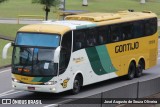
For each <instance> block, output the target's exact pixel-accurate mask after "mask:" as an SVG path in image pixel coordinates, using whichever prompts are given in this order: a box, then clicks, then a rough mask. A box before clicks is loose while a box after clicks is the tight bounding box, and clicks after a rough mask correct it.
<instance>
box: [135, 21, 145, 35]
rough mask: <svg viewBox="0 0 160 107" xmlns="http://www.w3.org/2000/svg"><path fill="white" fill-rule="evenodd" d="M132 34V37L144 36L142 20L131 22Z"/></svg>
mask: <svg viewBox="0 0 160 107" xmlns="http://www.w3.org/2000/svg"><path fill="white" fill-rule="evenodd" d="M133 35H134V38H139V37H143V36H144V23H143V21H135V22H133Z"/></svg>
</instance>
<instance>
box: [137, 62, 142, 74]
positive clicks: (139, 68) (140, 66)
mask: <svg viewBox="0 0 160 107" xmlns="http://www.w3.org/2000/svg"><path fill="white" fill-rule="evenodd" d="M142 70H143V68H142V65H141V63H139V64H138V74H141V73H142Z"/></svg>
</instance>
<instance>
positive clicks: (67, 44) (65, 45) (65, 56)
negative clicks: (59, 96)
mask: <svg viewBox="0 0 160 107" xmlns="http://www.w3.org/2000/svg"><path fill="white" fill-rule="evenodd" d="M71 47H72V32H68V33H66V34H64V36H63V38H62V43H61V52H60V61H59V74H62V73H64V72H65V70H66V69H67V67H68V64H69V60H70V56H71Z"/></svg>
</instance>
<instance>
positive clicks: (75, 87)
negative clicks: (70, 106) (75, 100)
mask: <svg viewBox="0 0 160 107" xmlns="http://www.w3.org/2000/svg"><path fill="white" fill-rule="evenodd" d="M79 89H80V84H79V81H78V80H75V81H74V88H73V90H74V92H76V93H77V92H79Z"/></svg>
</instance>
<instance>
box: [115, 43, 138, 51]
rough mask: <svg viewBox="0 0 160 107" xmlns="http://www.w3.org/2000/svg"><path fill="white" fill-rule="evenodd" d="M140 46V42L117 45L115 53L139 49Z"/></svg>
mask: <svg viewBox="0 0 160 107" xmlns="http://www.w3.org/2000/svg"><path fill="white" fill-rule="evenodd" d="M138 48H139V42H134V43H127V44H123V45H117V46H116V47H115V53H119V52H125V51H130V50H135V49H138Z"/></svg>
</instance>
